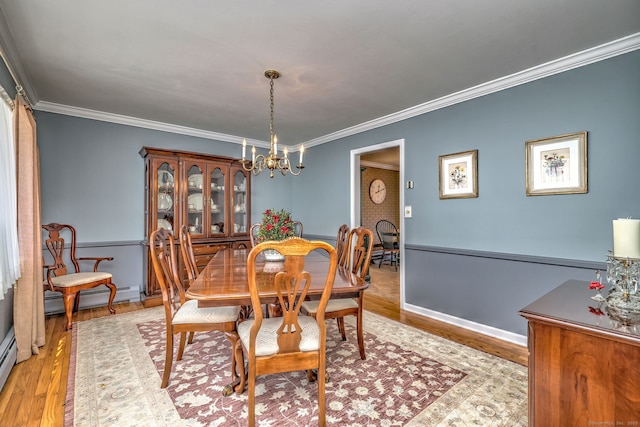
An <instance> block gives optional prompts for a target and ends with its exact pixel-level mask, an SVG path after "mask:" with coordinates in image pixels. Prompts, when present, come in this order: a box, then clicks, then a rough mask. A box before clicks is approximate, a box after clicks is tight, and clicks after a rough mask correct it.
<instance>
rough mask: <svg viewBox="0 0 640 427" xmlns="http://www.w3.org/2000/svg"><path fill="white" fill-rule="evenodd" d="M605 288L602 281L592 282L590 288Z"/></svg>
mask: <svg viewBox="0 0 640 427" xmlns="http://www.w3.org/2000/svg"><path fill="white" fill-rule="evenodd" d="M602 288H604V285H603V284H602V283H600V282H591V284H590V285H589V289H595V290H598V291H599V290H600V289H602Z"/></svg>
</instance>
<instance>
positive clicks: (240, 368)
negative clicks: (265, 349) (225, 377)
mask: <svg viewBox="0 0 640 427" xmlns="http://www.w3.org/2000/svg"><path fill="white" fill-rule="evenodd" d="M225 335H226V336H227V339H229V341H230V342H231V383H230V384H227V385H226V386H224V388H223V389H222V395H223V396H230V395H231V393H233V392H234V391H235V392H236V393H237V394H242V393H243V392H244V388H245V385H246V380H247V374H246V372H247V371H246V369H245V366H244V354H243V353H242V343H241V342H240V337H239V336H238V333H237V332H235V331H234V332H225Z"/></svg>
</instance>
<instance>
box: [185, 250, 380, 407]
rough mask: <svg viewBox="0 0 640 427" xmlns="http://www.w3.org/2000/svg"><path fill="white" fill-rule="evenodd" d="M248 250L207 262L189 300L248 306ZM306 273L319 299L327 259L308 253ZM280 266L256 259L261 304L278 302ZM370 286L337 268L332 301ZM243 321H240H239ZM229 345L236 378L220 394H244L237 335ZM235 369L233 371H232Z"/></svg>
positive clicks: (223, 252) (220, 253)
mask: <svg viewBox="0 0 640 427" xmlns="http://www.w3.org/2000/svg"><path fill="white" fill-rule="evenodd" d="M250 251H251V249H245V248H223V249H221V250H220V251H218V252H217V253H216V254H215V255H214V256H213V258H211V260H210V261H209V263H208V264H207V265H206V267H205V268H204V269H203V270H202V271H201V272H200V274H198V277H196V279H195V280H194V281H193V283H192V284H191V285H190V286H189V288H188V289H187V291H186V293H185V294H186V297H187V298H188V299H194V300H197V301H198V307H219V306H228V305H240V306H250V305H251V294H250V292H249V282H248V278H247V258H248V256H249V252H250ZM304 266H305V270H306V271H307V272H309V274H311V277H312V282H311V287H310V288H309V291H308V293H307V296H308V297H309V298H311V299H313V298H317V299H319V298H320V296H321V294H322V291H323V289H324V284H325V281H326V278H327V274H328V270H329V258H327V257H326V256H325V255H323V254H322V253H319V252H315V251H314V252H311V253H310V254H309V255H307V256H306V257H305V265H304ZM283 267H284V263H283V262H268V261H266V260H265V259H264V256H263V255H259V256H258V257H257V258H256V280H257V286H258V288H259V289H260V302H261V303H263V304H271V303H275V302H277V299H278V297H277V290H276V288H275V284H274V278H275V275H276V274H277V273H278V272H279V271H282V269H283ZM368 286H369V284H368V283H367V282H366V281H365V280H364V279H362V278H360V277H359V276H358V275H356V274H353V273H351V272H350V271H349V270H348V269H345V268H342V267H338V269H337V270H336V274H335V278H334V281H333V289H332V292H331V297H332V298H353V297H357V296H358V294H359V292H360V291H362V290H364V289H366V288H367V287H368ZM241 320H243V319H241ZM230 340H231V341H232V346H233V348H232V372H234V371H235V368H237V369H239V370H240V372H238V378H233V382H232V384H230V385H228V386H227V387H225V390H224V391H223V394H225V395H227V394H230V393H231V392H232V390H235V392H236V393H238V394H240V393H242V392H243V391H244V386H245V381H246V374H245V372H246V369H245V367H244V356H243V354H242V345H241V344H240V341H239V338H238V336H237V333H235V336H234V337H231V338H230ZM234 367H235V368H234Z"/></svg>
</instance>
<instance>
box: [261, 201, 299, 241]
mask: <svg viewBox="0 0 640 427" xmlns="http://www.w3.org/2000/svg"><path fill="white" fill-rule="evenodd" d="M294 235H295V230H294V228H293V221H292V220H291V214H290V213H289V212H287V211H286V210H284V209H281V210H279V211H275V210H272V209H267V210H266V211H264V212H263V213H262V222H261V223H260V229H259V230H258V238H257V242H258V243H262V242H266V241H267V240H284V239H286V238H288V237H293V236H294Z"/></svg>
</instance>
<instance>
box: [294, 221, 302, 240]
mask: <svg viewBox="0 0 640 427" xmlns="http://www.w3.org/2000/svg"><path fill="white" fill-rule="evenodd" d="M293 230H294V233H295V236H296V237H302V223H301V222H300V221H293Z"/></svg>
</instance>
